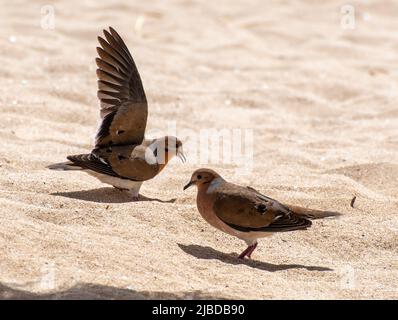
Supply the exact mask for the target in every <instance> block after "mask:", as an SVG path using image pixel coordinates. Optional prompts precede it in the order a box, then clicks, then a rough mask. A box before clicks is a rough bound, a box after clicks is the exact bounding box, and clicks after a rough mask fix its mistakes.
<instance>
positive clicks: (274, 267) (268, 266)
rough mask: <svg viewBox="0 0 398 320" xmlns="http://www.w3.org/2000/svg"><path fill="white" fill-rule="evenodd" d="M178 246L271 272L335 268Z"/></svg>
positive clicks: (196, 254) (197, 254) (207, 257)
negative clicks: (264, 259)
mask: <svg viewBox="0 0 398 320" xmlns="http://www.w3.org/2000/svg"><path fill="white" fill-rule="evenodd" d="M178 246H179V247H180V249H181V250H182V251H184V252H185V253H188V254H190V255H191V256H194V257H195V258H198V259H205V260H219V261H222V262H224V263H228V264H233V265H241V264H243V265H246V266H248V267H251V268H254V269H259V270H263V271H269V272H275V271H283V270H289V269H306V270H308V271H333V269H330V268H325V267H319V266H304V265H301V264H272V263H267V262H262V261H258V260H253V259H245V260H241V259H238V254H236V253H232V254H227V253H223V252H221V251H218V250H215V249H213V248H210V247H204V246H199V245H183V244H180V243H179V244H178Z"/></svg>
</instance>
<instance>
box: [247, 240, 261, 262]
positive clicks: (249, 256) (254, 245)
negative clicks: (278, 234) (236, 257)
mask: <svg viewBox="0 0 398 320" xmlns="http://www.w3.org/2000/svg"><path fill="white" fill-rule="evenodd" d="M257 245H258V243H257V242H256V243H254V244H253V245H252V246H251V249H250V251H249V252H248V253H247V257H248V258H251V257H252V253H253V251H254V250H255V249H256V248H257Z"/></svg>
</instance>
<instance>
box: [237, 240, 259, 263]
mask: <svg viewBox="0 0 398 320" xmlns="http://www.w3.org/2000/svg"><path fill="white" fill-rule="evenodd" d="M256 247H257V242H256V243H254V244H252V245H250V246H248V247H247V248H246V250H245V251H243V252H242V253H241V254H240V255H239V259H244V258H245V257H246V256H247V257H249V258H250V255H251V254H252V252H253V251H254V249H256Z"/></svg>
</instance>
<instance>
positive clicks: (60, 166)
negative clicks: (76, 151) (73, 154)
mask: <svg viewBox="0 0 398 320" xmlns="http://www.w3.org/2000/svg"><path fill="white" fill-rule="evenodd" d="M46 168H47V169H50V170H58V171H69V170H82V169H83V168H82V167H79V166H78V165H76V164H74V163H73V162H71V161H66V162H60V163H54V164H50V165H49V166H47V167H46Z"/></svg>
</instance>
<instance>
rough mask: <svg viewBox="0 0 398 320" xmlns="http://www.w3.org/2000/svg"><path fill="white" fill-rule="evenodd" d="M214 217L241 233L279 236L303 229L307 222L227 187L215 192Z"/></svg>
mask: <svg viewBox="0 0 398 320" xmlns="http://www.w3.org/2000/svg"><path fill="white" fill-rule="evenodd" d="M213 210H214V213H215V214H216V215H217V217H218V218H219V219H221V220H222V221H223V222H224V223H226V224H228V225H229V226H230V227H232V228H234V229H236V230H239V231H243V232H250V231H261V232H281V231H291V230H298V229H305V228H308V227H309V226H310V225H311V221H310V220H308V219H306V218H304V217H300V216H298V215H296V214H294V212H292V211H290V210H289V208H287V207H286V206H284V205H283V204H281V203H279V202H278V201H276V200H274V199H271V198H269V197H267V196H265V195H262V194H260V193H259V192H257V191H255V190H254V189H251V188H244V187H240V186H236V185H231V184H229V186H228V187H226V188H222V189H221V190H219V191H218V192H217V196H216V200H215V202H214V206H213Z"/></svg>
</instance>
